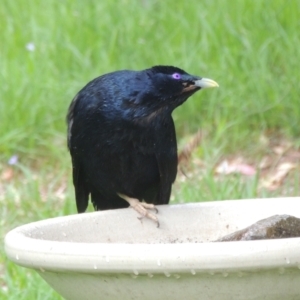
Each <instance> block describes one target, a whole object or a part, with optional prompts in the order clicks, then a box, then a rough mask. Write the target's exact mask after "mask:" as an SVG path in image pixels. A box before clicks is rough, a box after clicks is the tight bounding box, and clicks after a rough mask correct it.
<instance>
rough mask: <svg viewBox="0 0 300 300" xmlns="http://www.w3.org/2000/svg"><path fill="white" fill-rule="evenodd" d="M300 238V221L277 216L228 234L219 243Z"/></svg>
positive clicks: (285, 216)
mask: <svg viewBox="0 0 300 300" xmlns="http://www.w3.org/2000/svg"><path fill="white" fill-rule="evenodd" d="M292 237H300V219H299V218H296V217H293V216H290V215H275V216H271V217H269V218H266V219H263V220H260V221H258V222H256V223H254V224H253V225H251V226H249V227H246V228H244V229H241V230H238V231H236V232H233V233H231V234H228V235H226V236H224V237H222V238H220V239H218V240H217V242H229V241H251V240H269V239H282V238H292Z"/></svg>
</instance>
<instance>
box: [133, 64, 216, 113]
mask: <svg viewBox="0 0 300 300" xmlns="http://www.w3.org/2000/svg"><path fill="white" fill-rule="evenodd" d="M142 72H143V75H144V76H145V77H147V82H148V85H147V87H145V89H143V92H142V93H141V94H139V97H138V98H137V99H136V101H135V104H138V105H139V106H140V107H141V106H142V107H143V108H144V109H143V111H144V112H145V113H146V115H149V114H151V116H154V115H160V112H163V111H164V112H168V113H171V112H172V111H173V110H174V109H175V108H176V107H178V106H179V105H181V104H182V103H183V102H185V101H186V100H187V99H188V98H189V97H190V96H192V95H193V94H194V93H195V92H197V91H199V90H200V89H204V88H213V87H218V86H219V85H218V84H217V83H216V82H215V81H213V80H211V79H208V78H201V77H199V76H194V75H190V74H188V73H187V72H185V71H184V70H182V69H179V68H177V67H172V66H154V67H152V68H150V69H146V70H144V71H142Z"/></svg>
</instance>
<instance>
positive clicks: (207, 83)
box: [195, 78, 219, 89]
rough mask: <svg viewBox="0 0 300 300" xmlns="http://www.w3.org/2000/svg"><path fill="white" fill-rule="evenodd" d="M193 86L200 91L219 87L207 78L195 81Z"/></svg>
mask: <svg viewBox="0 0 300 300" xmlns="http://www.w3.org/2000/svg"><path fill="white" fill-rule="evenodd" d="M195 86H198V87H200V88H202V89H206V88H214V87H219V85H218V84H217V83H216V82H215V81H213V80H212V79H209V78H201V79H199V80H196V81H195Z"/></svg>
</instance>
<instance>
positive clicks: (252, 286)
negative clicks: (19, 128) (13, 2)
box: [5, 198, 300, 300]
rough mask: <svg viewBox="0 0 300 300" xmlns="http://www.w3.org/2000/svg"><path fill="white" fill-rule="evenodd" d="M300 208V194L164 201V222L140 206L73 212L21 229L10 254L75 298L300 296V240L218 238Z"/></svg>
mask: <svg viewBox="0 0 300 300" xmlns="http://www.w3.org/2000/svg"><path fill="white" fill-rule="evenodd" d="M299 208H300V198H277V199H256V200H237V201H218V202H207V203H194V204H193V203H191V204H182V205H169V206H159V207H158V209H159V221H160V228H156V226H155V224H154V223H153V222H152V221H151V220H147V219H144V220H142V222H141V221H140V220H138V219H137V215H136V212H135V211H134V210H132V209H121V210H112V211H103V212H94V213H86V214H80V215H72V216H66V217H59V218H54V219H49V220H44V221H40V222H35V223H31V224H28V225H24V226H21V227H18V228H16V229H14V230H12V231H11V232H9V233H8V234H7V236H6V238H5V250H6V253H7V255H8V257H9V258H10V259H11V260H12V261H14V262H15V263H16V264H18V265H21V266H24V267H28V268H32V269H35V270H36V271H37V272H38V273H39V274H40V275H41V276H42V277H43V278H44V279H45V280H46V281H47V282H48V283H49V284H50V285H51V286H52V287H53V288H54V289H55V290H56V291H57V292H59V293H60V294H61V295H62V296H63V297H65V298H66V299H70V300H77V299H78V300H82V299H89V300H93V299H97V300H98V299H105V300H110V299H116V300H119V299H123V300H127V299H139V300H140V299H143V300H150V299H151V300H153V299H155V300H162V299H164V300H166V299H173V300H175V299H180V300H182V299H201V300H205V299H210V300H212V299H217V300H222V299H226V300H233V299H238V300H243V299H257V300H261V299H272V300H276V299H278V300H283V299H289V300H291V299H300V238H290V239H276V240H259V241H243V242H241V241H239V242H211V243H210V242H209V241H213V240H216V239H218V238H220V237H221V236H224V235H226V234H229V233H231V232H234V231H236V230H238V229H242V228H244V227H247V226H249V225H251V224H253V223H255V222H256V221H258V220H260V219H263V218H266V217H269V216H272V215H275V214H290V215H294V216H296V217H300V209H299Z"/></svg>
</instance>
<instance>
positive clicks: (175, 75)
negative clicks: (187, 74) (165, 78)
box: [172, 73, 181, 79]
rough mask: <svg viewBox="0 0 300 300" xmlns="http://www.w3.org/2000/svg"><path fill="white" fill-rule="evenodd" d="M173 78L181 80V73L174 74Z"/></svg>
mask: <svg viewBox="0 0 300 300" xmlns="http://www.w3.org/2000/svg"><path fill="white" fill-rule="evenodd" d="M172 77H173V78H174V79H180V78H181V76H180V74H179V73H174V74H173V75H172Z"/></svg>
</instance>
